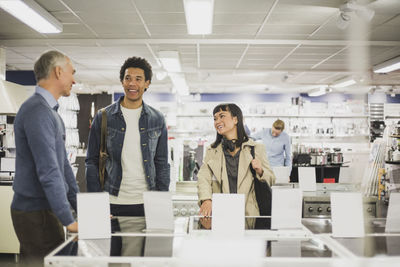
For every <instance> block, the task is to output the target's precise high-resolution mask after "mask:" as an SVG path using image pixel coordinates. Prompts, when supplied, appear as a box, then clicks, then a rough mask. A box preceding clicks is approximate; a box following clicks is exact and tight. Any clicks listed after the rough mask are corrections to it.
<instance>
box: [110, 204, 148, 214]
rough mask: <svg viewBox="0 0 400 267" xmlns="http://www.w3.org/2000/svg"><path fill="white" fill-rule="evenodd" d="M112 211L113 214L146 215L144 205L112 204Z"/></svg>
mask: <svg viewBox="0 0 400 267" xmlns="http://www.w3.org/2000/svg"><path fill="white" fill-rule="evenodd" d="M110 211H111V214H112V215H113V216H144V205H143V204H136V205H117V204H110Z"/></svg>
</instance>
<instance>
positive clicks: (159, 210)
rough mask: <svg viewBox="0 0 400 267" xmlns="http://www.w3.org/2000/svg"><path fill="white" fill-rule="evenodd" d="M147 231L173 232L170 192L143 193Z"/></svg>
mask: <svg viewBox="0 0 400 267" xmlns="http://www.w3.org/2000/svg"><path fill="white" fill-rule="evenodd" d="M143 201H144V213H145V214H146V230H147V231H159V230H161V231H173V230H174V213H173V210H172V195H171V192H159V191H148V192H143Z"/></svg>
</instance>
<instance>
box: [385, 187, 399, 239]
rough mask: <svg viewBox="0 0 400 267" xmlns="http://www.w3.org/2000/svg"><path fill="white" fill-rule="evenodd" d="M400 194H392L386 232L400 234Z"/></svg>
mask: <svg viewBox="0 0 400 267" xmlns="http://www.w3.org/2000/svg"><path fill="white" fill-rule="evenodd" d="M399 211H400V193H398V192H396V193H391V194H390V199H389V208H388V213H387V217H386V227H385V232H389V233H390V232H400V212H399Z"/></svg>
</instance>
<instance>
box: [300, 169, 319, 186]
mask: <svg viewBox="0 0 400 267" xmlns="http://www.w3.org/2000/svg"><path fill="white" fill-rule="evenodd" d="M298 171H299V187H300V189H301V190H302V191H314V192H315V191H317V177H316V176H315V168H314V167H299V168H298Z"/></svg>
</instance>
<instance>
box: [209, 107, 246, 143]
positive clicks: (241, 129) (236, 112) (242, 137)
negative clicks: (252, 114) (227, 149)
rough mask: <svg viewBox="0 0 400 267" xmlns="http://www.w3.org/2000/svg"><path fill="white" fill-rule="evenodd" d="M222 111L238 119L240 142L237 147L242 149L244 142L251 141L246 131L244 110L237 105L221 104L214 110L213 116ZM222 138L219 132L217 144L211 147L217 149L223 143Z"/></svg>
mask: <svg viewBox="0 0 400 267" xmlns="http://www.w3.org/2000/svg"><path fill="white" fill-rule="evenodd" d="M220 111H229V113H231V115H232V117H236V118H237V121H238V123H237V125H236V130H237V136H238V140H237V141H236V143H235V145H236V147H240V146H241V145H242V143H243V142H246V141H248V140H249V137H248V136H247V134H246V132H245V130H244V124H243V114H242V110H241V109H240V108H239V107H238V106H237V105H236V104H233V103H226V104H219V105H218V106H216V107H215V108H214V110H213V116H214V115H215V113H217V112H220ZM222 138H223V136H222V135H220V134H219V133H218V132H217V138H216V139H215V142H214V143H212V144H211V147H212V148H216V147H217V146H218V145H219V144H220V143H221V142H222Z"/></svg>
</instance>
